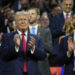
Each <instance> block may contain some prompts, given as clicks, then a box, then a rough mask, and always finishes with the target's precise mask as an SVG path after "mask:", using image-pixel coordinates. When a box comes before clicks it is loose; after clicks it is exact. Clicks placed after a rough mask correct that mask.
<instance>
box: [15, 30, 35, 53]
mask: <svg viewBox="0 0 75 75" xmlns="http://www.w3.org/2000/svg"><path fill="white" fill-rule="evenodd" d="M17 32H18V34H19V36H20V39H21V40H22V32H20V31H19V30H17ZM27 34H28V31H26V32H25V36H24V38H25V40H26V42H27V37H28V36H27ZM15 50H16V52H19V48H15ZM34 51H35V46H34V49H33V50H31V54H33V53H34Z"/></svg>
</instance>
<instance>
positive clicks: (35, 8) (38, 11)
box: [28, 7, 40, 15]
mask: <svg viewBox="0 0 75 75" xmlns="http://www.w3.org/2000/svg"><path fill="white" fill-rule="evenodd" d="M28 10H36V12H37V14H38V15H40V9H39V8H37V7H31V8H29V9H28Z"/></svg>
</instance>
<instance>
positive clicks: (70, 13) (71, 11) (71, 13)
mask: <svg viewBox="0 0 75 75" xmlns="http://www.w3.org/2000/svg"><path fill="white" fill-rule="evenodd" d="M63 14H64V18H65V17H66V14H67V13H66V12H64V11H63ZM71 14H72V11H70V12H69V13H68V15H69V17H70V16H71Z"/></svg>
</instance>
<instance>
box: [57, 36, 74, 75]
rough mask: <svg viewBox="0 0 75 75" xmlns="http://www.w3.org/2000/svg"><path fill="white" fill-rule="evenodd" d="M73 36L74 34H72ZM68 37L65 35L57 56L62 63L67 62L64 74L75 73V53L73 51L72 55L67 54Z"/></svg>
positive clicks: (72, 74) (70, 74)
mask: <svg viewBox="0 0 75 75" xmlns="http://www.w3.org/2000/svg"><path fill="white" fill-rule="evenodd" d="M70 36H73V35H70ZM68 37H69V36H67V37H65V38H63V39H62V41H61V44H60V49H59V54H58V56H57V61H58V63H59V64H60V65H63V64H65V69H64V75H75V72H73V66H74V65H73V64H74V57H73V56H74V53H72V55H71V57H68V56H67V50H68V43H67V40H68Z"/></svg>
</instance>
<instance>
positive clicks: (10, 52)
mask: <svg viewBox="0 0 75 75" xmlns="http://www.w3.org/2000/svg"><path fill="white" fill-rule="evenodd" d="M11 43H13V42H11ZM1 48H2V50H1V57H2V59H4V60H12V59H14V58H16V57H17V53H16V51H15V45H14V43H13V45H11V44H10V37H9V34H4V35H3V38H2V45H1Z"/></svg>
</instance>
